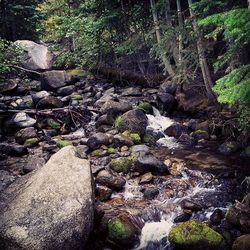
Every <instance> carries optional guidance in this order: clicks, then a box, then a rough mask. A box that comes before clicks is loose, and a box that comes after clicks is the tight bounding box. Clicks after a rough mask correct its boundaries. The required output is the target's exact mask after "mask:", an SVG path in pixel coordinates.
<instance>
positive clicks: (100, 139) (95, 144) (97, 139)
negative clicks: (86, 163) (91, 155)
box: [87, 133, 112, 149]
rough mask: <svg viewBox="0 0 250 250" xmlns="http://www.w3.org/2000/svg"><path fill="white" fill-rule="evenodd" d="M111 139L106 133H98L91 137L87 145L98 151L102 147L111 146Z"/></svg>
mask: <svg viewBox="0 0 250 250" xmlns="http://www.w3.org/2000/svg"><path fill="white" fill-rule="evenodd" d="M111 142H112V141H111V137H110V136H109V135H107V134H104V133H96V134H94V135H92V136H90V137H89V139H88V141H87V145H88V146H89V147H90V148H91V149H97V148H99V147H101V146H102V145H109V144H110V143H111Z"/></svg>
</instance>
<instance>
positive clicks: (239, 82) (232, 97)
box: [199, 8, 250, 131]
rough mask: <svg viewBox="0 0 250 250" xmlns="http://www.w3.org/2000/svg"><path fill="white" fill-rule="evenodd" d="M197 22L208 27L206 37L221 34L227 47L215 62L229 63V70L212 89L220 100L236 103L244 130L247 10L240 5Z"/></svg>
mask: <svg viewBox="0 0 250 250" xmlns="http://www.w3.org/2000/svg"><path fill="white" fill-rule="evenodd" d="M199 24H200V25H201V26H203V27H206V28H207V29H208V35H207V37H208V38H214V39H215V40H216V39H217V36H218V34H220V33H223V35H224V39H225V41H226V42H227V45H228V49H227V50H226V52H225V53H224V55H223V56H220V57H219V58H218V59H217V61H216V63H215V64H214V66H215V68H216V69H221V68H225V67H228V68H227V71H228V72H229V73H228V74H227V75H225V76H224V77H222V78H221V79H219V80H218V81H217V82H216V85H215V87H214V88H213V90H214V91H215V92H216V93H217V94H218V101H219V102H220V103H225V104H229V105H237V106H238V107H239V110H240V118H239V120H240V124H241V128H242V130H244V131H246V130H247V129H248V128H249V115H250V64H248V65H243V63H242V62H243V60H242V53H244V50H245V47H246V46H247V45H249V44H250V32H249V30H250V10H249V9H246V8H239V9H233V10H230V11H226V12H223V13H219V14H214V15H211V16H208V17H206V18H204V19H202V20H200V22H199Z"/></svg>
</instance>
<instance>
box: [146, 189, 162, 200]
mask: <svg viewBox="0 0 250 250" xmlns="http://www.w3.org/2000/svg"><path fill="white" fill-rule="evenodd" d="M158 194H159V190H158V189H157V188H155V187H146V188H145V189H144V190H143V197H144V198H145V199H147V200H153V199H154V198H155V197H156V196H158Z"/></svg>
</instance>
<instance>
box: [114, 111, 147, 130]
mask: <svg viewBox="0 0 250 250" xmlns="http://www.w3.org/2000/svg"><path fill="white" fill-rule="evenodd" d="M147 124H148V120H147V117H146V115H145V114H144V112H143V111H142V110H140V109H135V110H131V111H128V112H126V113H125V114H123V115H122V116H119V117H118V118H117V119H116V121H115V127H116V128H117V129H119V131H122V132H124V131H130V132H131V133H138V134H140V135H143V134H145V132H146V127H147Z"/></svg>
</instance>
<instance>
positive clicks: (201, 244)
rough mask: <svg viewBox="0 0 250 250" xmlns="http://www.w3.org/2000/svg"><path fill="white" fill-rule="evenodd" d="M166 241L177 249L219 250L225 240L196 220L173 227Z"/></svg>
mask: <svg viewBox="0 0 250 250" xmlns="http://www.w3.org/2000/svg"><path fill="white" fill-rule="evenodd" d="M168 239H169V242H170V243H171V245H173V246H174V247H176V248H177V249H186V250H210V249H214V250H215V249H216V250H221V249H223V247H224V246H225V240H224V238H223V237H222V236H221V235H220V234H219V233H217V232H216V231H214V230H213V229H212V228H210V227H208V226H207V225H206V224H203V223H201V222H199V221H196V220H191V221H187V222H183V223H180V224H177V225H176V226H174V227H173V228H172V229H171V231H170V233H169V236H168Z"/></svg>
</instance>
